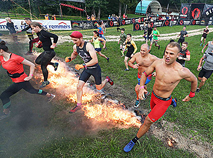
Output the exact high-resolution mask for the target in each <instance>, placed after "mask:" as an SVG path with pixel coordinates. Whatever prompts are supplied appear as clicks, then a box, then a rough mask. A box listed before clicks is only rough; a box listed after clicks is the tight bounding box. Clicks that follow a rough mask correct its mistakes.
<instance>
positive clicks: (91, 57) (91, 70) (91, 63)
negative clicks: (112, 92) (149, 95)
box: [65, 31, 113, 113]
mask: <svg viewBox="0 0 213 158" xmlns="http://www.w3.org/2000/svg"><path fill="white" fill-rule="evenodd" d="M70 37H71V38H72V41H73V43H74V44H75V45H74V46H73V53H72V54H71V57H66V58H65V61H66V62H70V61H72V60H74V59H75V58H76V57H77V55H79V56H80V57H81V58H82V60H83V61H84V64H76V65H75V69H76V70H80V69H83V68H84V70H83V72H82V73H81V75H80V77H79V81H78V85H77V105H76V106H75V107H74V108H73V109H72V110H70V111H69V112H70V113H74V112H76V111H77V110H80V109H81V107H82V95H83V87H84V85H85V83H86V81H87V80H88V79H89V77H90V76H91V75H92V76H93V77H94V79H95V84H96V89H98V90H101V89H102V88H103V87H104V86H105V85H106V83H107V82H109V83H110V84H111V85H113V81H112V80H111V79H110V77H109V76H107V77H106V79H105V80H104V81H103V82H102V80H101V68H100V66H99V64H98V58H97V54H96V51H95V49H94V47H93V46H92V44H91V43H87V42H86V41H84V40H83V35H82V34H81V33H80V32H79V31H74V32H72V34H71V35H70Z"/></svg>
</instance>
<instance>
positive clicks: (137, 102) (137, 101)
mask: <svg viewBox="0 0 213 158" xmlns="http://www.w3.org/2000/svg"><path fill="white" fill-rule="evenodd" d="M139 105H140V99H138V100H136V101H135V105H134V107H135V108H137V107H139Z"/></svg>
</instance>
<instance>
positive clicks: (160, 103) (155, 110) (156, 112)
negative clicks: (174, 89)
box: [148, 92, 172, 122]
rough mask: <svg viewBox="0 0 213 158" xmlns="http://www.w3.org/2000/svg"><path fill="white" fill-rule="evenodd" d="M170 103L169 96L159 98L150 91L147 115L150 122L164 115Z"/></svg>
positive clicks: (170, 98)
mask: <svg viewBox="0 0 213 158" xmlns="http://www.w3.org/2000/svg"><path fill="white" fill-rule="evenodd" d="M171 103H172V97H171V96H170V97H168V98H161V97H158V96H157V95H156V94H154V92H152V96H151V101H150V107H151V112H150V113H149V114H148V117H149V118H150V119H151V120H152V122H155V121H157V120H158V119H159V118H161V117H162V116H163V115H164V113H165V112H166V110H167V109H168V107H169V106H170V105H171Z"/></svg>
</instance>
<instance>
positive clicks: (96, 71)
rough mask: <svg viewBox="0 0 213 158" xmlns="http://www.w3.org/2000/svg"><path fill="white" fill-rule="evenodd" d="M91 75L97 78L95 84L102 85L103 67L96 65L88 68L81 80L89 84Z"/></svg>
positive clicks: (82, 74)
mask: <svg viewBox="0 0 213 158" xmlns="http://www.w3.org/2000/svg"><path fill="white" fill-rule="evenodd" d="M91 75H92V76H93V77H94V78H95V84H96V85H100V84H101V67H100V66H99V64H95V65H93V66H90V67H87V69H84V70H83V72H82V73H81V76H80V78H79V80H81V81H84V82H87V80H88V79H89V78H90V76H91Z"/></svg>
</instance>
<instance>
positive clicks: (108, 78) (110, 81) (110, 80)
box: [106, 76, 114, 85]
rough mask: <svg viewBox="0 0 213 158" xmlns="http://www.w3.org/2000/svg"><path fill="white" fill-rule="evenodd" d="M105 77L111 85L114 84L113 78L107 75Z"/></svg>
mask: <svg viewBox="0 0 213 158" xmlns="http://www.w3.org/2000/svg"><path fill="white" fill-rule="evenodd" d="M106 79H107V80H108V82H109V83H110V84H111V85H113V84H114V82H113V80H112V79H111V78H110V77H109V76H107V77H106Z"/></svg>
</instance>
